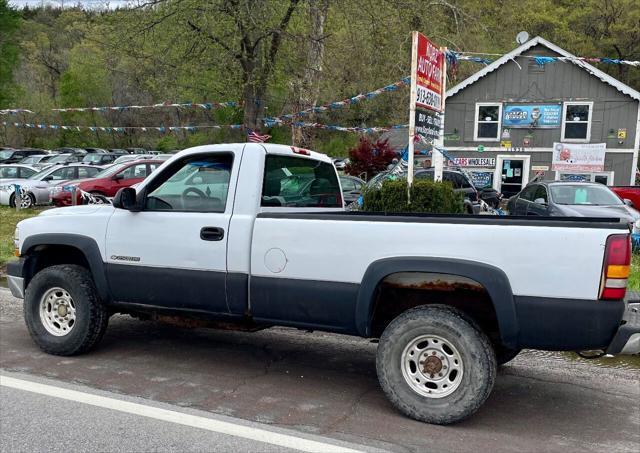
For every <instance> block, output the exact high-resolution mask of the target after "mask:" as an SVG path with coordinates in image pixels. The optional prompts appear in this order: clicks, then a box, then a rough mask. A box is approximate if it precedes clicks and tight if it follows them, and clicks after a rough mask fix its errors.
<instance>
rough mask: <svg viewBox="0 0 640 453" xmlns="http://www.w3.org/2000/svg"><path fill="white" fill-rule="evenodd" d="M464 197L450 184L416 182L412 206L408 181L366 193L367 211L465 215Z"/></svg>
mask: <svg viewBox="0 0 640 453" xmlns="http://www.w3.org/2000/svg"><path fill="white" fill-rule="evenodd" d="M463 197H464V196H463V194H462V193H460V192H455V191H454V190H453V186H452V185H451V183H449V182H433V181H429V180H416V181H414V182H413V184H412V186H411V203H408V200H407V180H406V179H399V180H395V181H391V180H387V181H384V182H383V183H382V186H381V187H380V188H379V189H377V188H370V189H367V190H366V191H365V192H364V194H363V211H369V212H385V213H387V212H400V213H403V212H426V213H432V214H461V213H462V212H464V207H463V200H464V198H463Z"/></svg>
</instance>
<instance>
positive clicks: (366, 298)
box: [355, 257, 519, 347]
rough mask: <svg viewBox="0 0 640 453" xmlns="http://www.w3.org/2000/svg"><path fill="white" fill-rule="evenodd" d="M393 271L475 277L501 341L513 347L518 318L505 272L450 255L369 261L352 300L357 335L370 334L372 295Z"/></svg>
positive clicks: (515, 341) (515, 339)
mask: <svg viewBox="0 0 640 453" xmlns="http://www.w3.org/2000/svg"><path fill="white" fill-rule="evenodd" d="M397 272H429V273H435V274H450V275H457V276H460V277H467V278H470V279H472V280H475V281H477V282H478V283H480V284H481V285H482V286H484V288H485V289H486V290H487V292H488V293H489V297H490V298H491V301H492V303H493V307H494V310H495V312H496V317H497V318H498V326H499V328H500V337H501V339H502V342H503V343H504V345H506V346H508V347H516V345H517V338H518V330H519V327H518V318H517V314H516V308H515V302H514V298H513V292H512V290H511V284H510V283H509V278H508V277H507V275H506V274H505V273H504V272H503V271H502V270H501V269H499V268H497V267H495V266H491V265H489V264H484V263H478V262H475V261H467V260H458V259H451V258H422V257H398V258H385V259H381V260H378V261H374V262H373V263H371V264H370V265H369V267H368V268H367V270H366V272H365V273H364V276H363V277H362V283H361V284H360V289H359V291H358V298H357V301H356V313H355V318H356V329H357V331H358V333H359V334H360V335H361V336H363V337H368V336H369V335H370V334H371V321H372V318H373V308H374V307H373V305H374V296H375V290H376V288H377V287H378V284H379V283H380V282H381V281H382V280H383V279H384V278H385V277H387V276H388V275H391V274H395V273H397Z"/></svg>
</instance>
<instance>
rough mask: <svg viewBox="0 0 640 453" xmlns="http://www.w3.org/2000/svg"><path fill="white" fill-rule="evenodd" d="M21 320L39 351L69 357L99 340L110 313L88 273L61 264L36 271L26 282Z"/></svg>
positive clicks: (83, 269) (78, 267) (86, 349)
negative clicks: (22, 319)
mask: <svg viewBox="0 0 640 453" xmlns="http://www.w3.org/2000/svg"><path fill="white" fill-rule="evenodd" d="M24 318H25V322H26V324H27V328H28V329H29V333H30V334H31V338H33V340H34V341H35V343H36V344H37V345H38V346H39V347H40V349H42V350H43V351H44V352H47V353H49V354H55V355H64V356H68V355H75V354H81V353H83V352H86V351H88V350H90V349H91V348H93V347H94V346H95V345H96V344H97V343H98V342H99V341H100V339H101V338H102V336H103V334H104V332H105V330H106V328H107V323H108V321H109V313H108V312H107V310H106V308H105V307H104V305H103V304H102V302H101V301H100V300H99V298H98V295H97V291H96V289H95V285H94V284H93V280H92V278H91V273H90V272H89V271H88V270H87V269H85V268H84V267H82V266H77V265H71V264H63V265H58V266H51V267H48V268H46V269H44V270H42V271H40V272H38V273H37V274H36V275H35V277H33V279H32V280H31V281H30V282H29V285H28V286H27V290H26V292H25V299H24Z"/></svg>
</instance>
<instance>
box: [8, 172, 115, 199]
mask: <svg viewBox="0 0 640 453" xmlns="http://www.w3.org/2000/svg"><path fill="white" fill-rule="evenodd" d="M102 170H103V168H101V167H98V166H97V165H84V164H67V165H55V166H52V167H49V168H46V169H44V170H42V171H41V172H39V173H35V174H34V175H32V176H31V177H30V178H28V179H8V180H4V181H2V182H1V183H0V205H4V206H11V207H15V206H16V200H15V198H16V197H15V193H14V192H15V185H16V184H18V185H19V186H20V192H21V193H22V196H21V202H20V207H21V208H29V207H31V206H33V205H37V204H48V203H50V202H51V195H50V192H49V191H50V188H51V187H52V186H55V185H57V184H60V183H63V182H65V181H69V180H71V179H82V178H91V177H93V176H94V175H96V174H97V173H99V172H100V171H102Z"/></svg>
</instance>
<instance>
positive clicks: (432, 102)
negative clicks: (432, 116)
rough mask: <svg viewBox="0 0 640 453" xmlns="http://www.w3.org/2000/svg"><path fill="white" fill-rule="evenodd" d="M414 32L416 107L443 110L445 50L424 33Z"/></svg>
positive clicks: (413, 75)
mask: <svg viewBox="0 0 640 453" xmlns="http://www.w3.org/2000/svg"><path fill="white" fill-rule="evenodd" d="M414 33H415V34H414V40H417V42H414V46H416V48H417V56H416V57H417V62H416V65H415V68H416V72H415V74H412V77H415V83H416V85H415V87H416V107H418V108H426V109H429V110H435V111H436V112H442V110H443V95H444V93H443V76H444V74H443V71H444V67H445V66H444V52H442V51H441V50H440V49H439V48H438V47H436V46H435V45H434V44H433V43H432V42H431V41H429V40H428V39H427V37H426V36H424V35H423V34H422V33H419V32H414Z"/></svg>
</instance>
